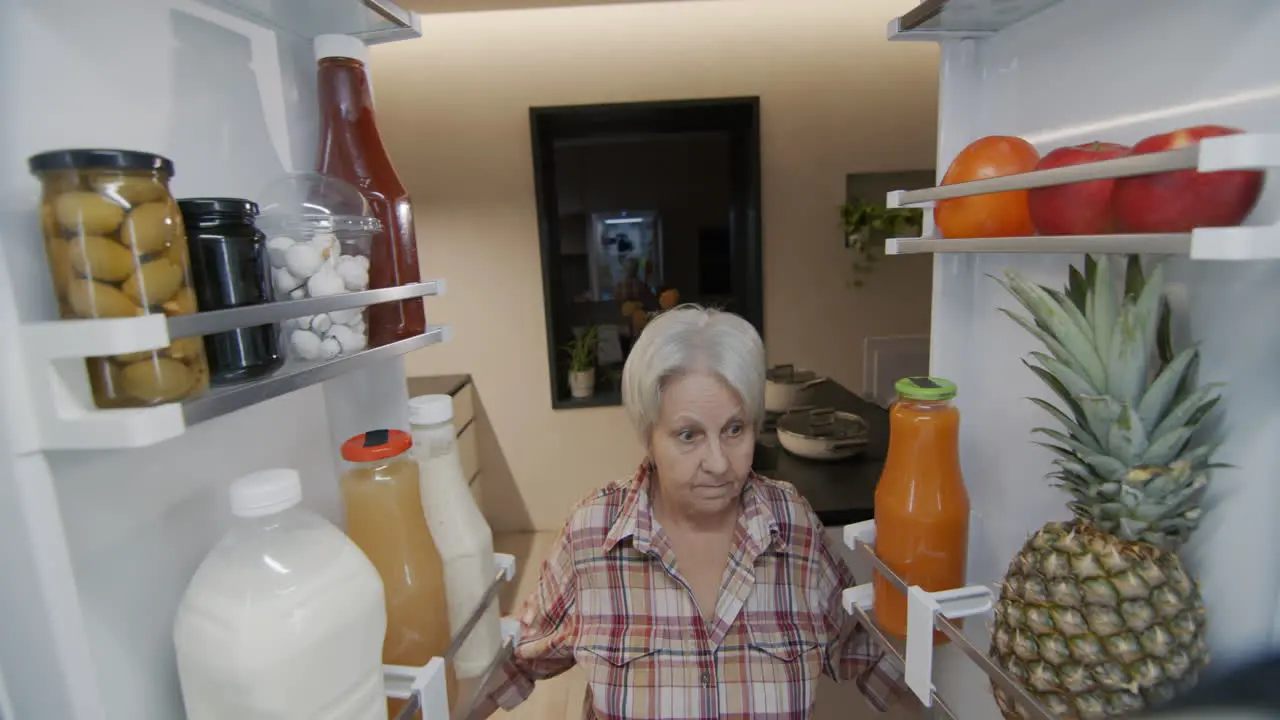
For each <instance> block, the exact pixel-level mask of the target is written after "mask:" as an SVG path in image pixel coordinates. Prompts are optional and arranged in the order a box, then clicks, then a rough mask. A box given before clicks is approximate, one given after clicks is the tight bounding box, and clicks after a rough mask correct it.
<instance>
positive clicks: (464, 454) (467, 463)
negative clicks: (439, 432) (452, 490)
mask: <svg viewBox="0 0 1280 720" xmlns="http://www.w3.org/2000/svg"><path fill="white" fill-rule="evenodd" d="M478 434H479V433H478V432H477V431H476V425H475V423H472V424H471V425H469V426H468V427H467V429H466V430H465V431H463V433H462V434H461V435H459V436H458V456H459V457H460V458H461V459H462V476H463V477H465V478H466V479H467V481H468V482H470V481H471V479H472V478H474V477H475V476H476V473H478V472H480V443H479V442H478V441H477V435H478Z"/></svg>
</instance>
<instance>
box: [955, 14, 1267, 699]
mask: <svg viewBox="0 0 1280 720" xmlns="http://www.w3.org/2000/svg"><path fill="white" fill-rule="evenodd" d="M1277 37H1280V3H1275V2H1273V1H1271V0H1232V2H1230V3H1206V2H1197V1H1196V0H1131V1H1130V2H1123V3H1116V2H1112V1H1111V0H1068V1H1067V2H1063V3H1061V4H1059V5H1057V6H1054V7H1052V8H1050V9H1049V10H1047V11H1045V12H1043V13H1041V14H1039V15H1037V16H1035V17H1032V18H1031V19H1029V20H1027V21H1025V22H1023V23H1021V24H1019V25H1016V26H1014V27H1012V28H1010V29H1007V30H1005V31H1002V32H1001V33H999V34H998V35H997V36H996V37H994V38H990V39H984V40H980V41H964V42H960V43H957V44H952V45H946V46H944V47H945V49H944V52H943V54H942V64H943V66H942V83H941V93H942V95H941V98H940V100H941V103H940V118H939V131H940V136H939V139H940V142H939V156H938V168H939V177H941V173H942V172H943V171H944V170H945V168H946V167H947V166H948V165H949V164H950V162H951V160H952V158H954V157H955V155H956V153H957V152H959V151H960V150H961V149H962V148H963V147H964V146H965V145H966V144H968V143H969V142H970V141H972V140H974V139H976V138H978V137H981V136H984V135H997V134H1003V135H1020V136H1023V137H1026V138H1027V139H1028V140H1031V141H1032V142H1033V143H1035V144H1036V146H1037V148H1038V149H1039V150H1040V151H1041V153H1045V152H1047V151H1048V150H1050V149H1052V148H1053V147H1057V146H1061V145H1069V144H1077V143H1081V142H1088V141H1092V140H1109V141H1117V142H1123V143H1133V142H1136V141H1138V140H1139V139H1141V138H1143V137H1146V136H1148V135H1152V134H1156V133H1160V132H1166V131H1168V130H1172V129H1175V128H1178V127H1184V126H1189V125H1198V124H1222V125H1232V126H1236V127H1240V128H1243V129H1245V130H1248V131H1254V132H1273V133H1274V132H1280V75H1277V71H1276V68H1277V67H1280V46H1278V45H1277V44H1276V38H1277ZM1278 181H1280V178H1277V177H1275V176H1274V174H1273V175H1272V176H1269V177H1268V179H1267V190H1266V193H1265V196H1264V198H1263V200H1262V203H1261V205H1260V206H1259V207H1258V209H1257V210H1256V211H1255V212H1254V214H1253V216H1252V218H1251V219H1250V224H1260V223H1262V222H1274V220H1275V218H1276V215H1277V206H1278V205H1280V202H1278V200H1280V187H1278V186H1280V182H1278ZM1081 259H1082V256H1036V255H1013V254H1006V255H938V256H937V258H936V262H935V266H934V295H933V297H934V303H933V333H932V335H933V348H932V358H931V366H932V371H933V372H934V373H935V374H937V375H941V376H943V377H948V378H951V379H954V380H955V381H956V382H957V383H958V384H959V387H960V395H959V399H958V402H959V406H960V410H961V413H962V418H963V422H962V430H961V433H962V458H961V459H962V463H963V467H964V472H965V479H966V483H967V485H968V487H969V492H970V496H971V501H972V507H973V511H974V518H973V525H972V532H971V539H970V549H969V581H970V582H972V583H985V582H995V581H997V580H998V579H999V578H1000V577H1001V576H1002V575H1003V574H1004V572H1005V570H1006V567H1007V564H1008V562H1009V560H1010V559H1011V558H1012V556H1013V555H1014V553H1015V552H1016V551H1017V550H1018V548H1019V547H1020V546H1021V544H1022V542H1023V541H1024V540H1025V539H1026V537H1027V535H1028V534H1029V533H1031V532H1032V531H1034V530H1035V529H1036V528H1037V527H1039V526H1040V525H1041V524H1042V523H1044V522H1045V521H1047V520H1050V519H1061V518H1065V517H1067V515H1068V513H1067V511H1066V509H1065V507H1064V502H1065V496H1064V495H1063V494H1062V493H1060V492H1059V491H1057V490H1056V489H1053V488H1051V487H1049V486H1048V483H1047V481H1046V480H1043V479H1042V476H1043V475H1044V474H1045V473H1046V472H1047V471H1048V469H1049V467H1050V465H1049V462H1050V455H1049V453H1048V452H1047V451H1043V450H1042V449H1040V448H1039V447H1037V446H1034V445H1032V444H1031V438H1030V436H1029V434H1028V429H1029V428H1031V427H1034V426H1038V425H1050V426H1051V425H1052V419H1051V418H1048V417H1047V416H1046V415H1045V414H1044V413H1043V412H1042V411H1040V410H1039V409H1037V408H1035V407H1034V406H1033V405H1032V404H1031V403H1029V402H1027V401H1025V400H1023V398H1025V397H1027V396H1036V397H1042V398H1046V399H1048V398H1051V397H1052V395H1051V394H1049V391H1048V390H1047V389H1046V388H1044V387H1043V386H1042V385H1041V384H1040V381H1039V380H1037V379H1036V378H1035V377H1034V376H1033V375H1032V373H1031V372H1030V371H1029V370H1027V369H1026V368H1024V367H1023V365H1022V364H1021V362H1020V358H1021V357H1025V356H1026V353H1027V352H1029V351H1031V350H1036V349H1039V348H1038V347H1037V345H1036V343H1035V341H1034V339H1033V338H1031V337H1030V336H1028V335H1027V334H1026V333H1025V332H1024V331H1023V330H1021V329H1020V328H1018V327H1017V326H1016V325H1014V323H1013V322H1011V321H1010V320H1008V319H1007V318H1005V317H1004V316H1003V315H1001V314H1000V313H998V312H997V308H999V307H1009V308H1014V307H1016V305H1015V303H1014V302H1012V301H1011V300H1010V299H1009V298H1008V297H1007V296H1006V295H1005V293H1004V291H1003V290H1001V289H1000V287H999V286H997V285H996V284H995V283H994V282H993V281H992V280H991V279H990V278H988V277H987V276H988V275H989V274H999V273H1001V272H1002V271H1003V270H1004V269H1005V268H1014V269H1016V270H1018V271H1019V272H1021V273H1023V274H1025V275H1027V276H1028V277H1030V278H1031V279H1032V280H1033V281H1036V282H1039V283H1041V284H1045V285H1050V286H1054V287H1061V286H1062V285H1063V284H1065V280H1066V270H1067V266H1068V264H1069V263H1070V262H1080V261H1081ZM1167 269H1168V272H1169V275H1170V277H1171V282H1170V285H1169V291H1170V292H1171V293H1172V295H1173V297H1174V298H1175V307H1174V312H1175V325H1174V335H1175V343H1176V344H1178V345H1179V346H1182V345H1185V344H1186V343H1188V342H1193V341H1194V342H1199V343H1201V347H1202V351H1203V358H1202V371H1201V379H1202V380H1203V381H1225V382H1227V383H1229V385H1228V386H1227V389H1226V394H1225V398H1224V402H1223V403H1222V404H1221V405H1220V406H1219V407H1220V408H1221V410H1220V411H1219V412H1220V415H1221V422H1220V424H1218V425H1216V426H1215V427H1212V428H1210V432H1211V433H1212V434H1213V435H1215V436H1217V437H1219V438H1220V439H1222V440H1225V443H1224V444H1223V446H1222V448H1221V450H1220V452H1219V455H1218V457H1219V458H1220V460H1221V461H1223V462H1229V463H1232V464H1235V465H1237V466H1238V468H1237V469H1234V470H1225V471H1219V472H1217V473H1216V474H1215V476H1214V485H1213V486H1212V491H1211V498H1212V500H1213V501H1214V502H1215V503H1216V504H1215V505H1214V506H1213V507H1212V508H1211V509H1210V511H1209V513H1208V514H1207V517H1206V520H1205V522H1204V524H1203V525H1202V526H1201V528H1200V530H1199V532H1198V533H1197V534H1196V536H1194V537H1193V539H1192V541H1191V543H1190V545H1189V546H1188V548H1187V549H1186V551H1185V552H1184V553H1183V557H1184V558H1185V559H1186V560H1188V561H1189V563H1190V565H1191V568H1192V569H1193V571H1194V572H1195V573H1196V574H1198V576H1199V578H1200V581H1201V586H1202V589H1203V592H1204V595H1205V600H1206V603H1207V604H1208V607H1209V621H1210V644H1211V646H1212V648H1213V651H1214V660H1215V663H1217V666H1216V667H1217V668H1219V669H1220V668H1222V667H1223V666H1225V665H1227V664H1229V663H1231V662H1235V661H1239V660H1241V659H1245V658H1247V657H1248V656H1249V655H1251V654H1252V653H1255V652H1257V651H1259V650H1260V649H1263V648H1266V647H1268V646H1270V645H1272V644H1273V643H1274V641H1275V638H1274V635H1273V633H1274V627H1275V626H1276V618H1275V611H1276V607H1277V591H1278V590H1280V564H1278V563H1276V562H1275V561H1274V559H1273V558H1272V556H1273V554H1274V553H1273V552H1272V549H1273V548H1275V547H1276V546H1277V545H1278V544H1280V524H1277V523H1276V514H1277V512H1278V511H1280V497H1278V495H1280V489H1278V487H1280V486H1278V484H1277V482H1276V470H1275V469H1276V467H1277V466H1278V465H1280V442H1277V439H1278V438H1280V412H1278V411H1277V408H1280V378H1277V375H1276V370H1275V368H1276V359H1277V358H1278V357H1280V333H1278V332H1277V331H1276V323H1277V318H1280V290H1278V288H1280V263H1275V262H1256V263H1211V262H1197V263H1192V262H1190V261H1188V260H1186V259H1177V260H1171V261H1169V262H1168V265H1167ZM967 628H968V629H969V631H970V632H971V633H972V635H973V636H974V638H975V640H978V639H980V640H981V643H982V646H984V647H985V643H986V635H987V631H988V629H987V627H984V624H983V623H970V624H969V625H968V626H967ZM945 654H947V655H948V657H947V658H946V659H945V660H940V663H941V664H942V666H943V667H942V669H941V671H940V673H939V676H938V682H939V685H940V687H941V689H942V690H943V693H944V697H946V698H947V699H948V700H950V701H951V702H952V704H953V706H954V707H955V708H956V710H957V711H958V713H959V716H960V717H963V718H980V717H997V716H998V715H997V714H996V711H995V708H994V703H992V701H991V699H990V692H989V690H988V689H987V683H986V682H985V680H984V678H983V676H982V675H981V674H980V673H978V671H977V670H976V669H975V668H974V666H973V665H972V663H968V662H967V661H964V660H963V658H956V657H954V651H953V650H952V649H947V651H946V653H945Z"/></svg>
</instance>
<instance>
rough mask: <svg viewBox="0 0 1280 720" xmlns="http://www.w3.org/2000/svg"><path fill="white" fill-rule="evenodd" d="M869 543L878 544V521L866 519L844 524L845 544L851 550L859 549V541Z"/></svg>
mask: <svg viewBox="0 0 1280 720" xmlns="http://www.w3.org/2000/svg"><path fill="white" fill-rule="evenodd" d="M859 540H861V541H862V542H864V543H866V544H868V545H875V544H876V521H875V520H864V521H862V522H859V523H854V524H852V525H845V526H844V544H845V546H846V547H848V548H849V549H850V550H857V549H858V541H859Z"/></svg>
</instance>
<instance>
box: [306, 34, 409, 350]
mask: <svg viewBox="0 0 1280 720" xmlns="http://www.w3.org/2000/svg"><path fill="white" fill-rule="evenodd" d="M315 52H316V62H317V63H318V64H319V96H320V117H321V124H320V159H319V168H318V170H319V172H320V174H322V175H328V176H330V177H335V178H338V179H340V180H345V181H347V182H349V183H351V184H352V185H355V186H356V187H358V188H360V192H361V194H363V195H364V197H365V199H366V200H367V201H368V202H369V206H370V207H371V208H372V210H373V214H374V216H375V217H377V218H378V220H380V221H381V222H382V230H381V231H380V232H378V233H377V234H375V235H374V236H373V248H372V252H371V254H370V257H369V287H370V289H376V288H386V287H397V286H400V285H405V284H407V283H413V282H418V280H419V279H420V278H421V275H420V270H419V269H418V244H417V241H416V240H415V238H414V235H413V208H412V207H411V206H410V204H409V193H408V192H407V191H406V190H405V188H404V184H403V183H401V182H400V176H398V175H396V170H395V168H394V167H392V165H391V158H390V157H388V156H387V150H386V148H385V147H383V145H382V136H381V135H379V134H378V125H377V123H376V122H375V121H374V118H373V95H372V93H371V92H370V89H369V78H368V76H367V75H365V71H364V66H365V61H366V59H367V58H368V54H369V52H368V48H367V47H365V44H364V42H363V41H362V40H360V39H359V38H355V37H351V36H350V35H320V36H318V37H317V38H316V40H315ZM368 323H369V347H378V346H380V345H386V344H388V343H392V342H395V341H397V340H404V339H405V338H410V337H414V336H415V335H421V334H422V333H424V332H426V325H427V319H426V313H425V311H424V309H423V306H422V298H413V299H411V300H402V301H400V302H394V303H382V304H380V305H373V306H370V308H369V320H368Z"/></svg>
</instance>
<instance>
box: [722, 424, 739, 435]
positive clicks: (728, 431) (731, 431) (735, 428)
mask: <svg viewBox="0 0 1280 720" xmlns="http://www.w3.org/2000/svg"><path fill="white" fill-rule="evenodd" d="M724 434H725V435H728V436H729V437H738V436H739V435H741V434H742V425H740V424H738V423H734V424H732V425H730V426H729V427H727V428H725V429H724Z"/></svg>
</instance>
